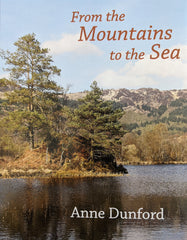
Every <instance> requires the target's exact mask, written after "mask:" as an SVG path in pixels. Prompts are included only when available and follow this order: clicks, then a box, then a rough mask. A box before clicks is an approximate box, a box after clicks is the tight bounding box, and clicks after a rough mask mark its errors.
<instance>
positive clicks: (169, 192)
mask: <svg viewBox="0 0 187 240" xmlns="http://www.w3.org/2000/svg"><path fill="white" fill-rule="evenodd" d="M127 168H128V171H129V174H128V175H125V176H123V177H109V178H86V179H61V180H58V179H57V180H54V179H53V180H49V179H48V180H42V179H0V239H3V240H4V239H7V240H8V239H12V240H17V239H24V240H29V239H36V240H40V239H41V240H44V239H47V240H50V239H51V240H53V239H62V240H74V239H76V240H79V239H82V240H102V239H109V240H110V239H111V240H114V239H120V240H122V239H123V240H125V239H127V240H161V239H163V240H184V239H187V165H164V166H128V167H127ZM75 206H76V207H77V209H78V210H88V211H89V210H96V211H98V212H99V211H101V210H102V211H104V212H105V213H106V216H105V218H103V219H99V218H97V219H96V218H93V219H91V218H90V219H85V218H83V219H77V218H70V216H71V214H72V211H73V209H74V207H75ZM110 207H115V208H117V209H119V210H122V211H136V212H137V211H138V209H139V208H143V210H144V211H146V212H159V211H160V208H163V209H164V220H159V219H155V220H150V219H149V220H145V219H126V220H125V219H121V218H119V217H118V218H116V219H109V217H108V212H109V210H108V209H109V208H110Z"/></svg>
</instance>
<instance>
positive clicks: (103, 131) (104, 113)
mask: <svg viewBox="0 0 187 240" xmlns="http://www.w3.org/2000/svg"><path fill="white" fill-rule="evenodd" d="M80 102H81V104H80V105H79V107H78V108H77V109H76V110H75V121H76V123H77V128H78V129H79V132H78V134H79V136H80V137H81V138H82V139H84V142H85V143H86V145H87V148H88V151H89V155H90V158H91V159H92V160H93V159H94V151H96V149H102V150H104V151H108V152H114V150H116V151H117V148H118V147H117V146H119V145H120V137H121V136H122V134H123V132H122V130H121V125H120V123H119V119H120V118H121V117H122V115H123V113H122V110H121V109H119V108H117V109H114V105H113V103H112V102H109V101H104V100H103V99H102V90H101V89H100V88H99V87H98V86H97V82H96V81H94V82H93V83H92V85H91V91H90V92H89V93H88V94H87V95H86V97H85V98H83V99H81V100H80Z"/></svg>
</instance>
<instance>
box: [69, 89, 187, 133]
mask: <svg viewBox="0 0 187 240" xmlns="http://www.w3.org/2000/svg"><path fill="white" fill-rule="evenodd" d="M86 93H87V92H79V93H71V94H68V97H69V99H70V100H71V101H76V100H78V99H80V98H82V97H84V96H85V95H86ZM103 99H104V100H108V101H114V102H115V104H117V105H118V106H120V107H122V108H123V110H124V111H125V115H124V117H123V118H122V123H123V124H124V127H125V128H126V129H127V130H128V131H131V130H133V129H136V130H141V129H142V128H144V127H145V126H146V125H149V124H156V123H160V122H162V123H166V124H168V128H169V130H172V131H174V132H187V124H186V123H187V89H183V90H166V91H161V90H158V89H152V88H140V89H137V90H128V89H125V88H122V89H118V90H114V89H108V90H104V91H103Z"/></svg>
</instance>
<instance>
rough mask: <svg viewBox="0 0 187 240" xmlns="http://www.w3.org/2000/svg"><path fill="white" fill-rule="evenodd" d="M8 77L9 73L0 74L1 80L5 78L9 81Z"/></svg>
mask: <svg viewBox="0 0 187 240" xmlns="http://www.w3.org/2000/svg"><path fill="white" fill-rule="evenodd" d="M9 77H10V75H9V73H2V74H0V79H1V78H7V79H9Z"/></svg>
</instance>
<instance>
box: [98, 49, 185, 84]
mask: <svg viewBox="0 0 187 240" xmlns="http://www.w3.org/2000/svg"><path fill="white" fill-rule="evenodd" d="M178 48H179V46H178ZM180 49H181V59H179V60H178V59H176V60H172V59H166V60H163V59H157V60H150V59H149V56H146V57H145V59H144V60H139V61H136V62H128V63H126V64H125V66H124V67H122V68H120V69H118V70H116V71H114V70H112V69H108V70H106V71H104V72H102V73H101V74H99V75H98V76H97V77H96V78H95V80H96V81H97V82H98V83H99V84H100V86H101V87H103V88H122V87H126V88H139V87H157V85H159V81H163V80H164V79H166V78H170V79H171V81H178V82H179V81H181V82H183V86H179V87H181V88H186V87H187V46H180Z"/></svg>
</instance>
